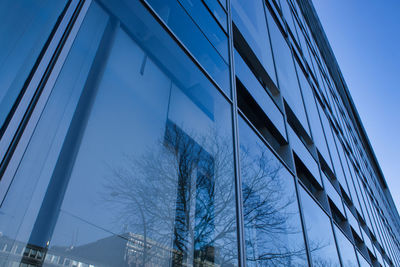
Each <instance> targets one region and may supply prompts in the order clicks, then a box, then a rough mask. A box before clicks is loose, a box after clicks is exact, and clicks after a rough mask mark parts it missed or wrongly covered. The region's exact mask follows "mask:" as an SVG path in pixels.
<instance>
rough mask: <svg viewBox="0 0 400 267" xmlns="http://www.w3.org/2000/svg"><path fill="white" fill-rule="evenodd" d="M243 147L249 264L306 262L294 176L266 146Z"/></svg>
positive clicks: (295, 264) (267, 264)
mask: <svg viewBox="0 0 400 267" xmlns="http://www.w3.org/2000/svg"><path fill="white" fill-rule="evenodd" d="M240 149H241V151H240V152H241V153H240V157H241V161H240V162H241V170H242V180H243V186H242V187H243V205H244V220H245V231H246V232H245V234H246V252H247V263H248V265H250V266H299V265H304V264H306V252H305V247H304V242H302V240H301V239H302V235H301V234H302V230H301V226H300V221H299V214H298V209H297V206H296V203H297V202H296V195H295V191H294V184H293V180H292V178H291V176H290V175H288V173H287V171H286V170H284V167H283V166H282V165H281V164H280V163H279V162H278V161H277V159H276V158H275V156H273V155H272V153H271V152H270V151H269V150H268V149H267V148H266V147H265V146H263V145H257V146H253V147H251V148H249V147H246V146H245V145H241V147H240ZM296 239H297V240H296ZM299 239H300V240H299Z"/></svg>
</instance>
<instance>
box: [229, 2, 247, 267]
mask: <svg viewBox="0 0 400 267" xmlns="http://www.w3.org/2000/svg"><path fill="white" fill-rule="evenodd" d="M231 10H232V8H231V1H230V0H227V13H228V42H229V61H230V64H229V66H230V82H231V95H232V102H233V105H232V121H233V154H234V163H235V185H236V187H235V189H236V190H235V191H236V226H237V240H238V242H237V244H238V263H239V266H243V267H244V266H246V256H245V245H244V244H245V241H244V217H243V200H242V179H241V175H240V159H239V130H238V107H237V96H236V81H235V66H234V58H233V55H234V45H233V30H232V11H231Z"/></svg>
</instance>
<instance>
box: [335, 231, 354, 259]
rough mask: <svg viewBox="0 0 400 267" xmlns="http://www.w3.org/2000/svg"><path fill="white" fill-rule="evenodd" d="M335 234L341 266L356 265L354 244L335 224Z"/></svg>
mask: <svg viewBox="0 0 400 267" xmlns="http://www.w3.org/2000/svg"><path fill="white" fill-rule="evenodd" d="M334 228H335V235H336V240H337V243H338V247H339V252H340V257H341V259H342V266H343V267H358V263H357V257H356V253H355V250H354V246H353V244H352V243H350V241H349V240H348V239H347V237H346V236H345V235H344V234H343V233H342V231H340V230H339V228H338V227H337V226H336V225H335V227H334Z"/></svg>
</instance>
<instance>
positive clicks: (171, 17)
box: [148, 0, 230, 96]
mask: <svg viewBox="0 0 400 267" xmlns="http://www.w3.org/2000/svg"><path fill="white" fill-rule="evenodd" d="M148 2H149V3H150V5H151V7H152V8H154V10H155V11H156V12H157V13H158V15H159V16H160V17H161V18H162V20H163V21H164V22H165V23H166V24H167V25H168V27H170V28H171V30H172V31H173V32H174V33H175V34H176V36H177V37H178V38H179V39H180V40H181V41H182V43H183V44H184V45H185V46H186V47H187V48H188V49H189V51H190V52H191V53H192V54H193V56H194V57H195V58H196V59H197V60H198V61H199V62H200V64H201V65H202V66H203V67H204V68H205V69H206V70H207V72H208V73H209V74H210V75H211V77H213V79H214V80H215V81H216V83H217V84H218V85H219V86H220V87H221V89H222V90H224V91H225V93H226V94H227V95H228V96H230V85H229V67H228V64H227V62H225V60H224V59H223V57H222V56H221V54H222V55H224V54H226V51H227V50H226V49H227V47H225V45H227V40H222V35H219V36H212V39H214V40H217V41H215V42H216V43H217V45H216V47H217V48H218V47H221V49H222V48H223V49H224V50H225V52H224V51H222V53H221V54H220V53H218V52H217V50H216V49H215V48H214V47H213V46H212V45H211V43H210V42H209V41H208V40H207V38H206V36H205V35H204V34H203V32H202V30H201V29H200V28H199V26H197V25H196V24H195V23H194V21H193V20H192V18H191V17H189V15H188V13H187V12H186V11H185V10H184V9H183V7H182V6H181V5H180V4H179V3H178V2H177V0H149V1H148ZM199 4H201V5H202V3H199ZM188 5H189V4H188ZM189 6H190V5H189ZM203 8H204V6H203ZM191 10H192V11H193V12H194V13H195V11H194V10H193V8H192V9H191ZM204 11H205V10H204ZM195 15H196V17H201V16H200V15H199V14H196V13H195ZM208 15H210V14H209V13H208ZM210 19H212V18H211V17H210ZM203 20H204V18H201V21H203ZM203 22H204V21H203ZM212 22H213V23H214V24H215V25H214V26H215V27H218V25H217V24H216V22H215V21H214V20H213V21H212ZM204 23H210V21H208V22H204ZM203 28H204V27H203ZM221 34H223V35H224V33H222V31H221ZM209 35H213V33H209Z"/></svg>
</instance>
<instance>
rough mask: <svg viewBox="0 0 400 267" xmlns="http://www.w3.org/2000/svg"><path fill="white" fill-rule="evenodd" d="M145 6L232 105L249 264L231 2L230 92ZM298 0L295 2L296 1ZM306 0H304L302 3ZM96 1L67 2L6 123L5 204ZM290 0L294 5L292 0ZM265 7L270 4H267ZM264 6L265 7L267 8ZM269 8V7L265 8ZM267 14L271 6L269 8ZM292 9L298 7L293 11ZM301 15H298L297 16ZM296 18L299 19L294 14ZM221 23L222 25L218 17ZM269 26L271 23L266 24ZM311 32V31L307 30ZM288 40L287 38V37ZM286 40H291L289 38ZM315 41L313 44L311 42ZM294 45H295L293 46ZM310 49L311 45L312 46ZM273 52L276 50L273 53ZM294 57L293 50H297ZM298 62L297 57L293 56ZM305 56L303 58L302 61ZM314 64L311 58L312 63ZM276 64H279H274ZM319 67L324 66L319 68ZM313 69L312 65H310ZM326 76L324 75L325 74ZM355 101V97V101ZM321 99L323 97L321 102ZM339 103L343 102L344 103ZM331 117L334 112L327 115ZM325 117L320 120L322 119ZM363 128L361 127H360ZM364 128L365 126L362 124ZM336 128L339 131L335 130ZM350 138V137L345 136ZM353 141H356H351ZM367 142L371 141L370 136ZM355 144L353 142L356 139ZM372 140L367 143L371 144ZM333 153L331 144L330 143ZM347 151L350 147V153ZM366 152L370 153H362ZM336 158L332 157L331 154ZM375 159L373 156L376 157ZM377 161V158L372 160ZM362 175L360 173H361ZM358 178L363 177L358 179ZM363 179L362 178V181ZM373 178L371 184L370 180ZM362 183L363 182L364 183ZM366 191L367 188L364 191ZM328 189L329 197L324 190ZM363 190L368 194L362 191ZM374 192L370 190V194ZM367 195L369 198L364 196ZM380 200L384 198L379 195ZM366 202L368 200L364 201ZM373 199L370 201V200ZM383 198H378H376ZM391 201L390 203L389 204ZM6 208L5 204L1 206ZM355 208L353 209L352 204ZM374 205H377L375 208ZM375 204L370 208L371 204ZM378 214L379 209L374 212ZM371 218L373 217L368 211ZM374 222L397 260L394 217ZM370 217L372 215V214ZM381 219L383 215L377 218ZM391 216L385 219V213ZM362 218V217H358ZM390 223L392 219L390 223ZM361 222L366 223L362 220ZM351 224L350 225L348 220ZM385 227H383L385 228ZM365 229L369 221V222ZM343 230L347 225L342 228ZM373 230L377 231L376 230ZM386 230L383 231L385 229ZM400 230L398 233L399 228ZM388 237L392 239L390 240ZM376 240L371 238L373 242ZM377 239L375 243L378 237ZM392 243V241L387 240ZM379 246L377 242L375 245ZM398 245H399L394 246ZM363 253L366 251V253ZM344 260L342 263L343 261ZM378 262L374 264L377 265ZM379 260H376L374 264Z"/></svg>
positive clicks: (240, 229)
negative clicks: (9, 190) (218, 82)
mask: <svg viewBox="0 0 400 267" xmlns="http://www.w3.org/2000/svg"><path fill="white" fill-rule="evenodd" d="M140 1H141V2H142V4H143V5H144V7H145V8H146V9H147V10H148V11H149V13H150V14H151V15H152V16H153V17H154V18H155V19H156V20H157V21H158V22H159V23H160V25H161V26H162V27H163V28H164V29H165V31H166V32H167V33H168V35H169V36H170V37H171V38H172V39H173V40H174V41H175V42H176V43H177V44H178V46H179V47H180V48H181V49H182V50H183V51H184V52H185V54H186V55H187V56H188V57H189V58H190V59H191V60H192V61H193V62H194V64H195V65H196V66H197V67H198V68H199V69H200V71H201V72H202V73H203V74H204V75H205V77H206V78H207V79H208V80H209V81H210V82H211V83H212V84H213V85H214V86H215V87H216V88H217V90H218V91H219V93H220V94H221V95H222V96H223V97H224V98H225V99H226V101H228V102H229V103H230V104H231V105H232V126H233V149H234V150H233V151H234V155H233V156H234V164H235V165H234V168H235V169H234V172H235V193H236V220H237V221H236V223H237V241H238V264H239V266H246V256H245V237H244V217H243V200H242V180H241V172H240V159H239V155H240V146H239V144H240V143H239V139H240V134H239V127H238V122H239V116H240V115H242V116H243V115H244V114H242V113H241V111H240V110H239V108H238V103H237V95H236V78H235V77H236V76H235V64H234V41H233V24H232V23H233V22H232V4H231V1H230V0H227V10H226V14H227V25H228V28H227V29H228V58H229V63H230V64H229V71H230V74H229V75H230V77H229V79H230V88H231V95H227V93H226V92H224V91H223V90H222V88H220V87H219V85H218V84H217V83H216V81H215V80H214V79H213V78H212V77H211V75H210V74H209V73H208V72H207V70H206V69H204V68H203V67H202V66H201V64H200V62H199V61H198V60H197V59H196V58H195V56H194V55H193V54H192V53H191V52H190V50H189V49H187V47H186V46H185V45H184V44H183V43H182V42H181V41H180V40H179V38H178V36H177V35H175V34H174V33H173V31H172V30H171V29H170V28H169V26H168V25H166V24H165V23H164V22H163V20H162V19H161V18H160V17H159V16H158V14H157V13H156V12H155V11H154V10H153V9H152V7H151V5H149V4H148V2H147V1H146V0H140ZM260 1H263V2H264V1H267V0H260ZM292 2H293V1H292ZM297 2H298V3H299V2H303V1H299V0H298V1H297ZM91 3H92V0H71V1H70V2H69V4H68V5H67V6H66V9H65V13H64V15H63V17H62V19H61V21H60V23H59V24H58V25H57V26H56V30H55V32H54V35H53V36H52V37H51V40H50V42H49V44H48V46H47V47H46V49H45V51H44V54H43V57H42V58H41V60H40V62H39V64H38V65H37V66H36V67H35V69H34V71H33V75H32V77H31V79H30V80H29V83H28V84H27V87H26V90H25V92H24V93H23V96H22V98H21V99H20V102H19V103H18V105H17V106H16V108H15V111H14V113H13V115H12V117H11V119H10V120H9V122H8V125H7V127H6V128H5V131H4V134H3V136H2V138H1V140H0V159H3V161H2V162H1V165H0V176H2V179H1V181H0V202H1V203H2V202H3V200H4V198H5V196H6V194H7V191H8V188H9V187H10V185H11V183H12V180H13V177H14V175H15V173H16V171H17V169H18V166H19V164H20V162H21V160H22V158H23V156H24V153H25V150H26V148H27V146H28V145H29V142H30V140H31V137H32V135H33V133H34V130H35V128H36V125H37V123H38V122H39V120H40V116H41V114H42V112H43V110H44V108H45V106H46V103H47V100H48V98H49V96H50V94H51V92H52V89H53V86H54V84H55V82H56V81H57V77H58V75H59V74H60V71H61V69H62V66H63V64H64V62H65V60H66V58H67V56H68V53H69V51H70V49H71V47H72V44H73V42H74V40H75V38H76V35H77V33H78V31H79V29H80V26H81V24H82V22H83V20H84V18H85V16H86V13H87V10H88V8H89V6H90V4H91ZM288 4H289V3H288ZM263 5H265V3H264V4H263ZM264 8H265V7H264ZM264 12H265V10H264ZM267 12H268V10H267ZM292 12H293V11H292ZM275 15H276V16H280V14H275ZM294 16H297V15H294ZM292 19H293V20H294V21H296V19H294V18H292ZM217 23H219V22H218V21H217ZM267 27H268V26H267ZM305 35H306V34H305ZM307 37H308V38H310V37H309V36H307V35H306V36H305V41H306V42H307V43H308V42H309V41H308V40H307ZM285 39H286V38H285ZM286 41H287V40H286ZM308 45H310V44H308ZM289 46H290V44H289ZM307 49H309V48H308V47H307ZM272 53H273V52H272ZM291 53H293V51H291ZM310 56H314V57H318V55H314V54H312V55H310ZM292 58H293V54H292ZM293 60H295V59H293ZM303 60H304V59H303ZM298 63H299V64H302V62H298ZM311 64H312V62H311ZM274 66H275V60H274ZM275 67H276V66H275ZM317 67H319V66H317ZM305 69H308V68H305ZM323 78H324V77H323ZM311 88H313V89H312V90H314V93H315V94H316V95H318V89H315V88H314V86H312V85H311ZM350 100H351V99H350ZM316 101H318V100H316ZM338 105H342V104H341V103H339V104H338ZM306 112H307V111H306ZM319 112H325V113H329V110H322V111H320V110H318V113H319ZM283 115H284V118H285V119H284V123H285V129H286V130H287V127H288V122H287V116H286V112H283ZM320 116H321V114H318V117H320ZM243 117H244V118H245V120H246V121H247V122H248V123H249V125H250V127H251V128H252V129H253V131H254V132H255V133H256V135H257V136H258V137H259V138H260V139H261V140H262V141H263V142H264V143H265V144H266V147H268V148H270V149H271V146H270V145H269V144H268V142H267V141H266V140H265V139H264V138H263V137H262V136H261V135H260V133H259V132H258V131H257V130H256V129H255V128H254V126H253V125H251V123H250V122H249V121H248V120H247V118H246V117H245V116H243ZM328 118H329V114H328ZM320 120H321V118H320ZM331 123H332V122H330V127H329V128H331V130H332V131H333V129H332V127H334V126H335V125H334V124H332V125H331ZM356 126H358V125H356ZM321 127H322V128H323V134H324V140H325V142H326V141H327V140H326V134H325V131H327V130H328V131H329V129H324V127H323V126H322V123H321ZM361 127H362V126H361ZM333 132H334V131H333ZM333 134H335V133H333ZM363 134H364V133H363V132H361V135H362V136H363ZM338 138H339V139H340V138H341V137H340V136H338ZM344 138H346V137H344ZM350 141H352V140H350ZM367 141H368V140H367ZM334 142H335V146H338V145H342V143H341V142H340V141H339V144H336V140H335V141H334ZM288 143H289V144H288V149H289V151H290V153H289V154H290V156H289V157H290V159H289V160H291V161H292V162H294V159H293V151H292V149H291V143H290V140H288ZM351 143H352V142H351ZM368 144H369V143H368ZM368 144H367V145H368ZM271 151H272V152H273V153H274V155H275V156H276V157H277V158H278V160H279V161H280V162H281V163H282V164H283V165H284V166H285V167H286V168H287V169H288V171H289V172H290V173H291V174H292V175H293V177H294V182H295V191H296V194H297V200H298V208H299V213H300V221H301V225H302V229H303V235H304V240H305V247H306V251H307V258H308V260H309V264H310V266H312V262H311V253H310V250H309V242H308V235H307V229H306V227H305V223H304V214H303V213H304V211H303V206H302V205H303V204H302V200H301V197H300V192H299V190H300V189H299V186H302V184H303V183H302V181H300V180H299V178H298V177H297V175H296V171H295V170H293V169H292V168H290V166H288V164H287V162H285V161H284V160H283V159H282V158H281V157H280V156H279V155H278V154H277V153H276V151H274V150H273V149H271ZM328 151H329V147H328ZM345 152H346V151H345ZM363 152H364V153H365V151H363ZM358 154H359V153H357V152H356V151H354V152H353V155H354V156H355V157H356V160H357V161H360V162H362V160H360V156H361V155H358ZM329 157H330V158H331V157H332V156H331V155H329ZM372 160H374V159H372ZM317 163H318V166H319V170H320V171H321V164H320V161H319V160H317ZM373 163H374V162H373ZM340 167H342V168H345V167H343V166H340ZM360 172H361V173H362V172H364V168H363V169H362V170H360ZM356 176H357V175H356ZM356 179H358V178H356ZM356 182H357V181H353V183H356ZM359 182H360V181H358V183H359ZM368 182H371V181H370V180H369V181H368ZM359 186H360V184H359ZM302 187H303V188H304V190H305V191H306V192H307V193H308V194H310V196H311V197H312V199H313V200H314V201H315V202H316V203H317V204H318V205H319V206H320V207H322V210H323V212H325V213H326V214H327V216H328V218H329V220H330V225H331V228H332V232H333V233H334V240H335V245H336V247H337V250H338V255H339V261H340V262H342V260H341V254H340V252H339V251H340V250H339V249H338V243H337V240H336V233H335V230H334V227H333V225H336V222H335V221H334V219H333V216H332V214H331V212H329V211H326V210H325V209H324V207H323V206H322V205H321V203H319V202H318V200H317V199H316V198H315V197H314V196H313V195H312V194H311V193H310V192H309V190H308V189H307V188H306V187H304V186H302ZM360 189H361V193H362V191H363V190H364V189H363V187H362V185H361V186H360ZM364 191H365V190H364ZM323 192H324V193H325V195H326V192H325V190H323ZM362 194H363V193H362ZM364 194H367V192H364ZM368 196H369V195H368V194H367V197H368ZM361 197H362V198H364V197H365V196H363V195H362V196H361ZM341 200H342V202H346V201H345V200H344V199H343V197H342V196H341ZM378 200H379V203H380V200H381V199H378ZM362 202H364V203H362ZM368 202H370V201H368ZM377 202H378V201H377ZM362 204H364V205H363V206H364V207H365V208H367V212H368V205H370V204H368V203H366V200H364V199H363V201H360V205H362ZM384 204H385V205H386V203H385V202H384ZM0 207H1V204H0ZM351 207H352V206H350V207H349V208H351ZM373 207H374V206H372V208H373ZM369 208H371V206H370V207H369ZM372 212H373V213H374V211H372ZM382 213H383V214H384V215H385V216H387V211H386V212H385V210H382ZM367 216H369V215H368V214H367ZM371 216H372V218H373V220H371V223H374V225H373V226H375V227H376V226H377V225H378V226H379V228H377V231H379V232H378V234H381V235H382V236H384V237H385V238H384V243H385V244H382V245H384V247H382V248H384V249H387V246H390V251H386V254H384V255H383V256H384V259H385V256H387V257H389V254H388V253H390V254H391V255H390V256H391V260H392V261H393V262H397V261H398V258H397V254H398V247H396V245H397V243H396V242H395V244H394V245H392V243H393V240H392V238H395V237H396V236H397V235H396V234H393V235H394V236H395V237H393V235H391V236H390V237H387V235H386V233H384V232H385V229H386V228H387V227H388V225H389V228H388V230H387V231H389V233H392V229H391V224H392V223H393V221H392V218H387V221H388V222H386V223H385V222H381V221H379V220H378V218H376V217H375V216H376V215H374V214H372V215H371ZM371 216H369V217H371ZM377 217H379V216H377ZM385 218H386V217H385ZM358 221H359V220H358ZM389 222H390V223H389ZM380 223H383V225H380ZM360 224H361V223H360ZM346 225H348V223H347V224H346ZM381 227H382V228H383V229H384V230H382V229H381ZM364 228H365V225H364ZM339 230H342V229H339ZM372 230H374V229H372ZM382 231H383V232H382ZM395 233H396V232H395ZM386 238H388V240H386ZM371 241H372V240H371ZM350 242H351V243H352V245H353V247H354V248H355V251H358V252H360V253H361V254H363V253H362V252H361V250H360V249H359V247H358V246H357V245H354V243H353V242H352V241H351V240H350ZM374 242H375V241H374ZM386 242H387V243H389V245H388V244H386ZM373 245H374V246H376V244H373ZM392 246H394V248H393V247H392ZM363 256H364V255H363ZM356 257H357V258H358V255H357V253H356ZM341 264H342V263H341ZM372 264H374V263H372ZM375 264H376V263H375Z"/></svg>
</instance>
